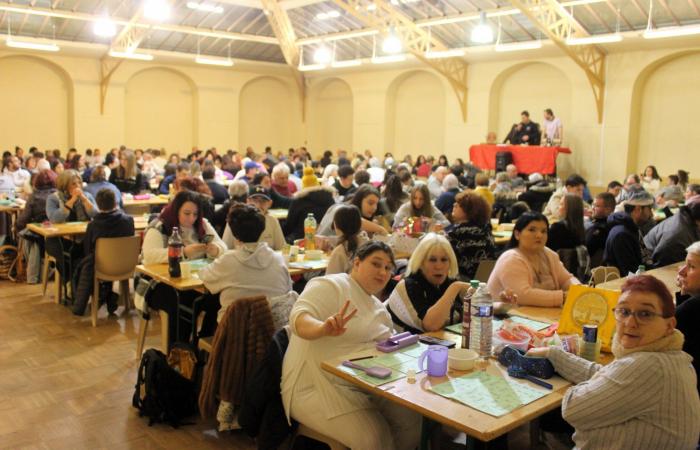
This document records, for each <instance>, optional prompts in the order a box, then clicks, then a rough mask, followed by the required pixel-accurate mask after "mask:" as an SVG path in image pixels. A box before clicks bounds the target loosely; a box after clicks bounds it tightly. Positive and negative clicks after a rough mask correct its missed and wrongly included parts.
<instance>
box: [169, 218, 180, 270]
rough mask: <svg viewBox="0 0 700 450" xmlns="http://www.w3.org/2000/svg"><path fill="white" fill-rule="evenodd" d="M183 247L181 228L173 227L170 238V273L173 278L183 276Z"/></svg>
mask: <svg viewBox="0 0 700 450" xmlns="http://www.w3.org/2000/svg"><path fill="white" fill-rule="evenodd" d="M183 247H184V244H183V242H182V238H181V237H180V230H179V229H178V228H177V227H173V232H172V234H171V235H170V237H169V238H168V275H170V277H171V278H180V277H181V276H182V271H181V270H180V260H181V259H182V250H183Z"/></svg>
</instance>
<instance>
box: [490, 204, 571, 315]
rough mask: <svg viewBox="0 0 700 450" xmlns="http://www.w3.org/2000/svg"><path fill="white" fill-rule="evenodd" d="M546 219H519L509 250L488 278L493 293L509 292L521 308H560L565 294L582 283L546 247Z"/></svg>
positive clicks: (531, 216) (534, 214)
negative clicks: (525, 306) (507, 290)
mask: <svg viewBox="0 0 700 450" xmlns="http://www.w3.org/2000/svg"><path fill="white" fill-rule="evenodd" d="M548 229H549V223H548V222H547V218H546V217H545V216H544V215H542V214H541V213H538V212H529V213H525V214H523V215H522V216H520V218H519V219H518V221H517V223H516V224H515V229H514V230H513V237H512V238H511V240H510V245H509V247H510V250H508V251H506V252H505V253H503V254H502V255H501V257H500V258H498V261H497V262H496V266H495V267H494V268H493V272H491V276H490V277H489V282H488V287H489V291H490V292H501V291H504V290H506V289H510V290H512V291H513V293H515V294H517V296H518V297H517V298H518V304H519V305H529V306H544V307H549V308H552V307H559V306H561V305H562V303H564V299H565V298H566V291H567V290H568V289H569V286H571V285H572V284H580V282H579V281H578V280H577V279H576V277H574V276H573V275H571V274H570V273H569V271H567V270H566V268H564V265H563V264H562V263H561V261H560V260H559V256H558V255H557V254H556V253H555V252H553V251H552V250H550V249H548V248H547V247H545V244H546V243H547V230H548Z"/></svg>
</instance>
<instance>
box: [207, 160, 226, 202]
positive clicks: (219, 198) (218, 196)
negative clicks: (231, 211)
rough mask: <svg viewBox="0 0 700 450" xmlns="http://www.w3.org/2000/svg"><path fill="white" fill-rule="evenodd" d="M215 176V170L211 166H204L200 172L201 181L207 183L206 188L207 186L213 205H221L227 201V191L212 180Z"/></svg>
mask: <svg viewBox="0 0 700 450" xmlns="http://www.w3.org/2000/svg"><path fill="white" fill-rule="evenodd" d="M215 175H216V168H215V167H214V166H213V165H212V166H205V168H204V170H202V179H203V180H204V182H205V183H207V186H209V190H210V191H211V195H212V197H213V198H214V204H215V205H223V204H224V202H226V200H228V199H229V195H228V189H226V187H225V186H224V185H223V184H221V183H219V182H218V181H216V180H215V179H214V176H215Z"/></svg>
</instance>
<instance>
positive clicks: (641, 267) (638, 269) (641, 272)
mask: <svg viewBox="0 0 700 450" xmlns="http://www.w3.org/2000/svg"><path fill="white" fill-rule="evenodd" d="M646 271H647V268H646V267H645V266H644V264H640V265H639V267H637V271H636V272H635V273H634V274H635V275H641V274H643V273H644V272H646Z"/></svg>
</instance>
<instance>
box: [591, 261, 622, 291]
mask: <svg viewBox="0 0 700 450" xmlns="http://www.w3.org/2000/svg"><path fill="white" fill-rule="evenodd" d="M618 278H620V270H619V269H618V268H617V267H614V266H599V267H596V268H594V269H593V270H591V285H592V286H597V285H599V284H601V283H605V282H606V281H612V280H617V279H618Z"/></svg>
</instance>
